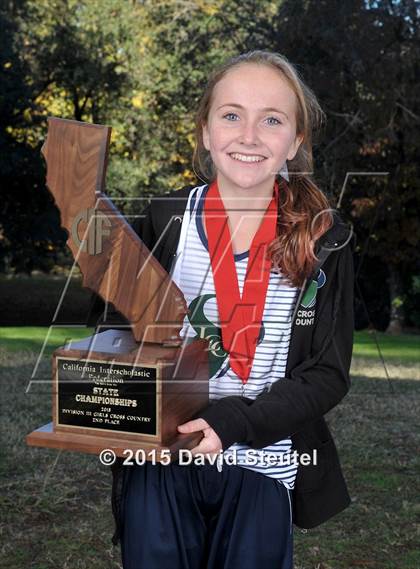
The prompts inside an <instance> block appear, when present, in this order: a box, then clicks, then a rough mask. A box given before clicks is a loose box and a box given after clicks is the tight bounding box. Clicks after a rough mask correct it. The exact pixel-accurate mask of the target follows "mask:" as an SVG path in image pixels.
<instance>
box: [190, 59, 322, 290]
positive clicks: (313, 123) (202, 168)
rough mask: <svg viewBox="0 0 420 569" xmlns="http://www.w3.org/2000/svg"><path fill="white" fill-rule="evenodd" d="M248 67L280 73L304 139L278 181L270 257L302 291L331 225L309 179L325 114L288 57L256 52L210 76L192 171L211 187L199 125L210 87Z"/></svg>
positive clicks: (212, 172) (205, 116) (209, 163)
mask: <svg viewBox="0 0 420 569" xmlns="http://www.w3.org/2000/svg"><path fill="white" fill-rule="evenodd" d="M248 63H253V64H259V65H267V66H269V67H272V68H274V69H276V70H277V71H279V73H280V74H281V75H282V77H283V78H284V79H285V80H286V81H287V83H288V84H289V86H290V87H291V88H292V89H293V91H294V93H295V95H296V100H297V110H296V136H298V135H302V136H303V140H302V143H301V144H300V146H299V149H298V151H297V153H296V156H295V157H294V159H293V160H290V161H288V163H287V167H288V170H289V179H290V182H286V181H285V180H284V179H283V178H282V177H280V176H278V182H279V189H280V192H279V204H278V210H279V216H278V227H277V237H276V238H275V239H274V241H273V242H272V243H271V244H270V246H269V249H268V254H269V255H270V257H271V260H272V264H273V267H274V268H275V269H277V270H279V271H281V273H282V274H283V275H284V276H285V278H286V279H287V281H288V282H289V283H290V284H292V285H294V286H298V287H300V286H302V284H303V282H304V280H305V278H307V277H308V276H309V275H310V274H311V273H312V271H313V269H314V266H315V263H316V260H317V258H316V255H315V243H316V241H317V240H318V239H319V237H321V235H323V234H324V233H325V232H326V231H327V230H328V229H329V228H330V227H331V225H332V215H331V209H330V205H329V203H328V200H327V198H326V196H325V195H324V194H323V192H322V191H321V190H320V189H319V188H318V186H317V185H316V183H315V181H314V180H313V177H312V169H313V157H312V136H313V133H314V132H315V131H316V130H317V129H318V128H319V127H320V126H321V123H322V121H323V119H324V113H323V111H322V109H321V107H320V105H319V103H318V101H317V99H316V96H315V95H314V93H313V92H312V90H311V89H310V88H309V87H308V86H307V85H305V84H304V82H303V80H302V79H301V78H300V76H299V73H298V72H297V70H296V69H295V67H294V66H293V65H292V64H291V63H290V62H289V61H288V60H287V59H286V57H284V56H282V55H280V54H277V53H272V52H269V51H262V50H255V51H250V52H248V53H244V54H241V55H239V56H236V57H233V58H231V59H229V60H228V61H226V62H225V63H224V64H223V65H222V66H221V67H219V68H218V69H216V71H215V72H214V73H213V74H212V75H211V77H210V79H209V81H208V83H207V86H206V89H205V91H204V93H203V95H202V97H201V100H200V103H199V106H198V110H197V114H196V121H195V141H196V143H195V148H194V155H193V168H194V171H195V172H196V173H197V174H198V175H199V177H201V178H203V179H204V180H206V181H208V182H211V181H213V180H214V179H215V177H216V171H215V168H214V165H213V162H212V159H211V156H210V153H209V152H208V151H207V150H206V148H205V147H204V144H203V132H202V129H203V125H205V124H206V122H207V120H208V114H209V111H210V107H211V103H212V95H213V90H214V87H215V86H216V85H217V83H218V82H219V81H220V80H221V79H222V78H223V77H224V76H225V75H226V74H227V73H228V72H229V71H230V70H231V69H232V68H234V67H238V66H239V65H246V64H248Z"/></svg>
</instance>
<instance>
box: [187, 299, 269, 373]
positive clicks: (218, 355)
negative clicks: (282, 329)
mask: <svg viewBox="0 0 420 569" xmlns="http://www.w3.org/2000/svg"><path fill="white" fill-rule="evenodd" d="M211 298H216V295H215V294H203V295H202V296H197V298H195V299H194V300H193V301H192V302H191V303H190V305H189V306H188V320H189V322H190V324H191V326H192V328H193V329H194V331H195V332H196V333H197V336H196V337H197V338H204V339H206V340H208V342H209V351H208V355H209V372H210V377H213V376H214V375H215V374H216V373H217V372H218V371H219V370H220V372H219V373H218V375H217V377H221V376H222V375H225V373H226V372H227V371H228V369H229V368H230V364H229V358H228V357H227V356H228V353H227V352H226V351H225V349H224V348H223V342H222V330H221V328H220V327H219V326H216V324H214V322H211V320H209V319H208V318H207V316H206V315H205V314H204V305H205V304H206V302H207V301H208V300H210V299H211ZM264 333H265V331H264V323H263V322H261V329H260V335H259V336H258V340H257V345H258V344H260V343H261V342H262V340H263V338H264ZM223 364H225V365H224V367H222V366H223ZM220 368H222V369H220Z"/></svg>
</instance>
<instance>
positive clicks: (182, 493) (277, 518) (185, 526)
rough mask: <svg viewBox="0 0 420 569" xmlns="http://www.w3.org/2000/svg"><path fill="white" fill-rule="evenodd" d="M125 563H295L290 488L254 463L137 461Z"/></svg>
mask: <svg viewBox="0 0 420 569" xmlns="http://www.w3.org/2000/svg"><path fill="white" fill-rule="evenodd" d="M130 470H131V473H130V476H129V479H128V481H127V483H126V485H125V489H124V500H123V507H122V516H123V534H122V539H121V548H122V560H123V567H124V569H155V568H156V569H293V530H292V523H291V517H290V497H289V495H288V492H289V491H288V490H287V488H286V487H285V486H284V485H283V484H281V483H279V482H278V481H277V480H275V479H273V478H269V477H268V476H265V475H263V474H259V473H257V472H253V471H252V470H249V469H247V468H243V467H240V466H235V465H228V464H223V468H222V471H221V472H219V471H218V470H217V468H216V466H215V465H212V464H209V463H206V464H205V465H203V466H199V465H194V464H189V465H179V464H177V463H173V462H172V463H171V464H169V465H168V466H164V465H161V464H153V463H151V462H147V463H146V464H144V465H142V466H132V467H130Z"/></svg>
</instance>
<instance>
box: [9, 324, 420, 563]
mask: <svg viewBox="0 0 420 569" xmlns="http://www.w3.org/2000/svg"><path fill="white" fill-rule="evenodd" d="M47 331H48V328H32V329H31V328H3V329H0V392H1V394H2V395H1V397H2V399H1V401H2V412H1V414H0V432H1V433H2V452H1V453H0V485H1V492H0V535H1V538H2V539H1V543H0V569H3V568H4V569H6V568H7V569H121V562H120V551H119V547H113V546H112V544H111V536H112V533H113V520H112V516H111V508H110V495H111V476H110V472H109V469H108V468H107V467H104V466H101V464H100V463H99V460H98V459H97V458H96V457H95V456H91V455H83V454H79V453H72V452H60V451H56V450H49V449H40V448H30V447H27V446H26V445H25V435H26V434H27V433H29V432H30V431H32V430H33V429H34V428H35V427H38V426H40V425H42V424H44V423H46V422H48V421H50V420H51V385H50V383H49V381H47V382H38V383H37V382H36V381H35V382H34V384H33V386H32V387H31V389H30V390H29V391H27V387H28V384H29V381H30V378H31V375H32V373H33V371H34V367H35V364H36V363H37V360H38V355H39V350H40V348H41V347H42V345H43V344H44V340H45V337H46V332H47ZM90 333H91V330H89V329H86V328H75V329H71V330H69V329H68V328H62V329H58V328H56V329H53V330H52V332H51V333H50V336H49V337H48V342H47V346H46V352H45V357H44V358H42V359H41V361H40V363H39V367H38V368H37V371H36V376H35V380H36V379H37V378H41V379H44V378H50V375H51V369H50V358H49V354H51V351H52V350H53V349H54V348H55V347H57V346H59V345H62V344H63V343H64V341H66V340H68V339H70V338H80V337H84V336H87V335H89V334H90ZM379 341H380V345H381V349H382V352H383V357H384V359H385V366H386V370H385V368H384V366H383V364H382V362H381V360H380V359H379V358H378V355H377V351H376V347H375V344H374V342H373V338H372V337H371V336H370V334H367V333H365V332H362V333H358V334H357V335H356V343H355V351H354V358H353V363H352V388H351V390H350V392H349V394H348V395H347V396H346V397H345V398H344V400H343V401H342V402H341V403H340V404H339V405H337V407H335V408H334V409H332V410H331V411H330V412H329V413H328V414H327V416H326V418H327V421H328V423H329V425H330V428H331V430H332V432H333V435H334V439H335V441H336V444H337V447H338V451H339V454H340V459H341V464H342V468H343V473H344V476H345V478H346V481H347V485H348V488H349V493H350V496H351V498H352V503H351V505H350V506H349V507H348V508H346V510H344V511H343V512H341V513H340V514H338V515H337V516H335V517H334V518H332V519H330V520H329V521H328V522H326V523H325V524H322V525H321V526H318V527H316V528H313V529H311V530H308V531H307V532H306V533H302V532H301V531H300V530H299V528H297V527H295V529H294V544H295V569H372V568H373V569H419V567H420V553H419V550H418V531H419V529H418V528H419V526H418V516H419V514H420V502H419V499H418V497H419V495H420V487H419V477H418V470H419V458H418V448H419V446H420V441H419V436H418V429H417V424H418V416H419V385H420V381H419V380H420V370H419V366H418V361H419V353H418V352H419V350H418V342H417V339H416V338H415V337H412V336H404V337H402V338H392V337H391V338H388V337H386V336H384V335H382V334H380V335H379ZM386 371H387V373H388V376H387V375H386ZM388 377H389V378H390V380H391V381H390V382H389V381H388V379H387V378H388ZM416 517H417V523H416ZM162 569H170V568H162ZM256 569H257V568H256ZM258 569H259V568H258ZM262 569H263V568H262Z"/></svg>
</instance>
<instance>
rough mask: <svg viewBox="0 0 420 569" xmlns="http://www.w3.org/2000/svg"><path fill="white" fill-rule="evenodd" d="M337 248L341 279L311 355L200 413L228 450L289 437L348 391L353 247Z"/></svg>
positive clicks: (318, 325) (318, 328)
mask: <svg viewBox="0 0 420 569" xmlns="http://www.w3.org/2000/svg"><path fill="white" fill-rule="evenodd" d="M334 254H335V255H339V259H338V260H337V271H336V282H335V286H334V288H333V293H332V294H331V293H330V294H329V298H328V302H327V301H326V302H324V303H323V306H322V312H321V313H320V314H319V315H318V317H317V321H316V328H315V330H314V336H313V338H314V340H313V343H314V345H316V350H314V351H313V352H312V354H311V356H310V357H309V358H307V359H306V360H304V361H303V362H302V364H300V365H298V366H297V367H296V368H294V369H293V370H292V371H291V373H290V376H289V377H285V378H282V379H279V380H277V381H276V382H274V383H273V384H272V387H271V390H270V391H269V392H267V393H262V394H260V395H259V396H257V397H256V399H249V398H246V397H238V396H230V397H224V398H222V399H219V400H218V401H216V402H215V403H213V404H212V405H210V406H209V407H207V408H206V409H205V410H204V411H203V412H201V413H200V414H199V415H198V416H199V417H202V418H203V419H205V420H206V421H207V422H208V423H209V425H210V426H211V427H212V428H213V429H214V431H215V432H216V433H217V434H218V436H219V438H220V439H221V441H222V445H223V449H224V450H225V449H227V448H228V447H229V446H230V445H231V444H233V443H235V442H237V443H244V444H247V445H248V446H250V447H251V448H263V447H265V446H268V445H270V444H273V443H275V442H277V441H279V440H282V439H284V438H287V437H289V436H291V435H293V434H294V433H296V432H299V431H300V430H302V429H303V428H304V427H305V426H306V425H307V424H308V423H310V422H312V421H314V420H315V419H318V418H320V417H321V416H322V415H324V414H325V413H327V412H328V411H329V410H330V409H332V408H333V407H334V406H335V405H337V404H338V403H339V402H340V400H341V399H342V398H343V397H344V395H345V394H346V393H347V392H348V390H349V388H350V379H349V368H350V363H351V354H352V346H353V329H354V319H353V288H354V284H353V281H354V277H353V260H352V251H351V247H350V246H349V245H347V246H345V247H344V248H343V249H342V250H341V251H337V252H335V253H334Z"/></svg>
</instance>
